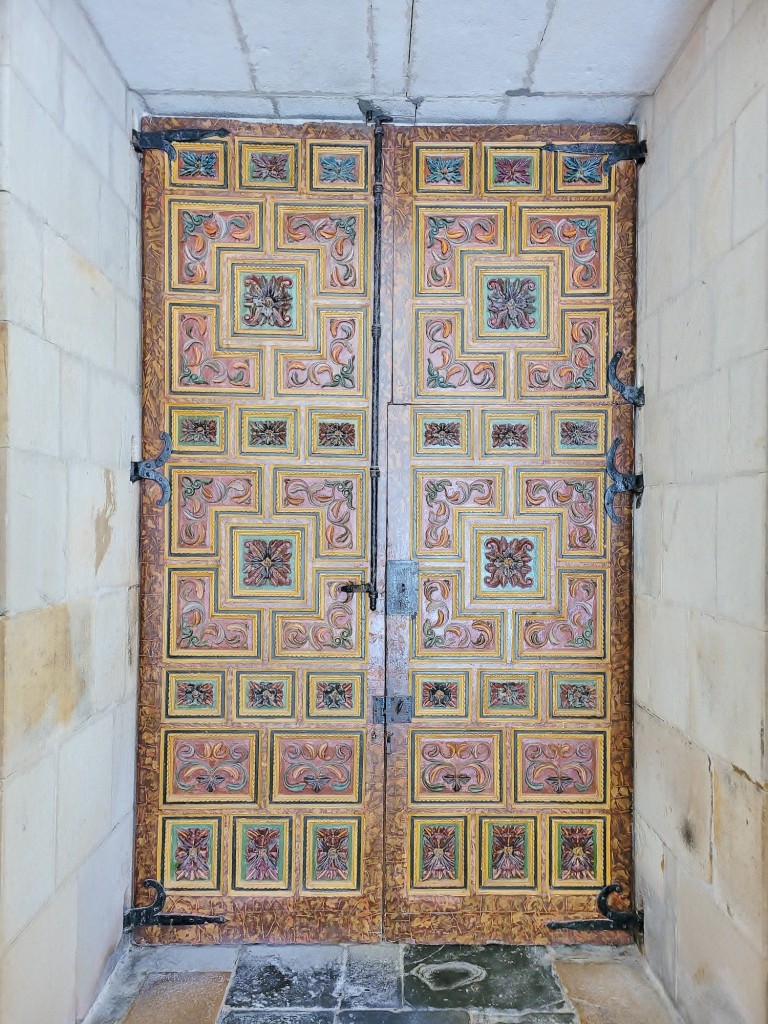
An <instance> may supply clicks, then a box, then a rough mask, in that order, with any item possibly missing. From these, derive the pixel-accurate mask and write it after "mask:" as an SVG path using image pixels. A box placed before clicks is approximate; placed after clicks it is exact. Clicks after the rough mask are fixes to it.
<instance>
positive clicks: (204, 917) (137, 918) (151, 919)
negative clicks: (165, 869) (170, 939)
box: [123, 878, 227, 930]
mask: <svg viewBox="0 0 768 1024" xmlns="http://www.w3.org/2000/svg"><path fill="white" fill-rule="evenodd" d="M144 888H145V889H154V890H155V898H154V900H153V901H152V902H151V903H150V904H149V905H148V906H146V907H131V908H130V910H126V911H125V913H124V914H123V930H127V929H128V928H136V927H138V926H139V925H148V926H150V927H151V926H152V925H160V926H161V927H166V928H168V927H176V928H186V927H189V925H195V924H223V923H224V922H225V921H226V920H227V919H226V917H223V916H222V915H221V914H163V913H162V909H163V907H164V906H165V900H166V894H165V889H164V888H163V887H162V885H161V884H160V883H159V882H158V881H157V880H156V879H154V878H145V879H144Z"/></svg>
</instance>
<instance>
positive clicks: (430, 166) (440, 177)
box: [424, 156, 462, 185]
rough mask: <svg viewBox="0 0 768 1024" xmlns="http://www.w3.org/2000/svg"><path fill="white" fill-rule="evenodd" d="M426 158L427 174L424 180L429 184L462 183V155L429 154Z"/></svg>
mask: <svg viewBox="0 0 768 1024" xmlns="http://www.w3.org/2000/svg"><path fill="white" fill-rule="evenodd" d="M425 160H426V171H427V173H426V175H425V178H424V180H425V181H426V183H427V184H428V185H453V184H457V185H458V184H461V164H462V157H460V156H456V157H453V156H450V157H447V156H428V157H426V158H425Z"/></svg>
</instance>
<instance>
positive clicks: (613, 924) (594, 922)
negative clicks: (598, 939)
mask: <svg viewBox="0 0 768 1024" xmlns="http://www.w3.org/2000/svg"><path fill="white" fill-rule="evenodd" d="M621 891H622V889H621V886H620V885H619V884H618V882H612V883H611V884H610V885H606V886H605V887H604V888H602V889H601V890H600V892H599V893H598V894H597V909H598V911H599V912H600V913H601V914H602V915H603V916H602V917H596V918H590V919H589V920H588V921H549V922H548V923H547V928H549V929H550V930H551V931H553V932H554V931H572V932H582V931H584V932H600V931H625V932H642V930H643V912H642V910H635V909H634V908H633V909H631V910H616V909H615V908H614V907H612V906H610V905H609V903H608V897H609V896H610V895H611V893H614V892H615V893H620V892H621Z"/></svg>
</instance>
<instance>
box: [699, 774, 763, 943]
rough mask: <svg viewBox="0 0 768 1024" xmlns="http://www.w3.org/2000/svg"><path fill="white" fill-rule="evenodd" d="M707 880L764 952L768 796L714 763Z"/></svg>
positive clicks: (760, 788) (753, 785) (723, 903)
mask: <svg viewBox="0 0 768 1024" xmlns="http://www.w3.org/2000/svg"><path fill="white" fill-rule="evenodd" d="M713 780H714V799H713V807H712V815H713V817H712V835H713V847H714V849H713V865H712V866H713V880H714V888H715V892H716V894H717V898H718V901H719V902H720V904H722V906H724V907H725V908H726V909H727V911H728V913H729V914H730V915H731V917H733V918H734V920H735V921H736V922H737V924H738V925H739V927H740V928H741V930H742V931H744V932H745V933H746V934H747V935H750V936H751V937H752V941H753V942H754V944H755V946H756V948H757V949H760V950H762V951H763V953H768V928H767V927H766V926H767V925H768V799H767V798H766V790H765V787H764V786H760V785H757V784H756V783H755V782H753V781H752V780H751V779H749V778H747V777H746V776H745V775H744V774H743V772H740V771H736V770H735V769H734V768H732V767H731V766H730V765H728V764H724V763H720V762H715V764H714V772H713Z"/></svg>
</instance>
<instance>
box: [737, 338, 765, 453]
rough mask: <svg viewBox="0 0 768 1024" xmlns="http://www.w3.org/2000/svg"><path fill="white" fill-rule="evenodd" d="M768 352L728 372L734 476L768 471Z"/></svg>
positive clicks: (755, 356)
mask: <svg viewBox="0 0 768 1024" xmlns="http://www.w3.org/2000/svg"><path fill="white" fill-rule="evenodd" d="M766 380H768V351H765V350H764V351H762V352H759V353H757V354H756V355H753V356H749V357H748V358H746V359H741V360H740V361H739V362H738V363H735V364H733V365H732V366H731V367H730V369H729V371H728V384H729V390H728V411H729V417H730V433H729V437H728V463H729V466H730V471H731V472H732V473H753V472H758V473H759V472H764V471H765V469H766V468H767V467H768V402H766V393H765V382H766Z"/></svg>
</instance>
